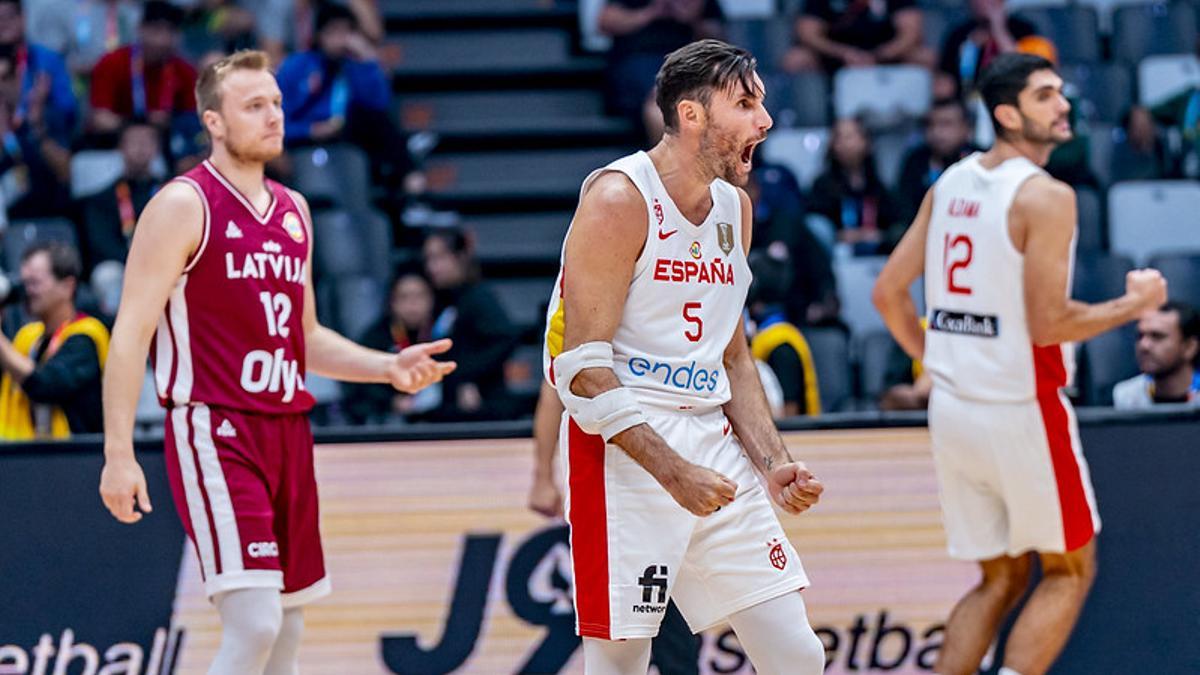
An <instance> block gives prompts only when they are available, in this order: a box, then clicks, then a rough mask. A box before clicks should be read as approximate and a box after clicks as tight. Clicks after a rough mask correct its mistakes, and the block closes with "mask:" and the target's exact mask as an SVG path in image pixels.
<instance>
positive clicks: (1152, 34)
mask: <svg viewBox="0 0 1200 675" xmlns="http://www.w3.org/2000/svg"><path fill="white" fill-rule="evenodd" d="M1195 50H1196V9H1195V7H1193V6H1192V5H1191V3H1189V2H1185V1H1181V0H1177V1H1175V2H1168V3H1161V2H1156V3H1153V4H1141V3H1138V4H1133V5H1121V6H1118V7H1116V8H1115V9H1114V10H1113V32H1112V56H1113V59H1114V60H1115V61H1118V62H1122V63H1128V64H1134V63H1137V62H1138V61H1139V60H1140V59H1141V58H1142V57H1144V56H1147V55H1152V54H1191V53H1194V52H1195Z"/></svg>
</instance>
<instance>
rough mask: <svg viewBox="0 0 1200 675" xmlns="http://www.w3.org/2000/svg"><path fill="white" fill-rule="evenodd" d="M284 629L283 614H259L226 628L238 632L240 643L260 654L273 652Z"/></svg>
mask: <svg viewBox="0 0 1200 675" xmlns="http://www.w3.org/2000/svg"><path fill="white" fill-rule="evenodd" d="M282 629H283V612H259V613H256V614H254V615H250V616H247V617H245V620H244V621H240V622H238V623H236V624H232V625H227V626H226V627H225V630H227V631H228V630H233V631H237V633H238V640H239V641H241V642H243V643H244V644H246V645H248V646H250V647H251V648H252V649H253V650H254V651H257V652H260V653H267V652H270V651H271V649H272V648H273V647H274V646H275V641H276V640H277V639H278V638H279V633H280V631H281V630H282Z"/></svg>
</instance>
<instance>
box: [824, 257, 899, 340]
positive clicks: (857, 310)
mask: <svg viewBox="0 0 1200 675" xmlns="http://www.w3.org/2000/svg"><path fill="white" fill-rule="evenodd" d="M886 262H887V258H886V257H885V256H869V257H859V258H843V259H840V260H834V262H833V276H834V278H835V279H837V294H838V301H839V302H840V303H841V305H842V321H844V322H845V323H846V325H847V326H849V327H850V333H851V335H853V336H855V337H859V336H865V335H867V334H868V333H871V332H874V331H879V330H883V328H884V326H883V319H882V318H881V317H880V316H879V312H878V311H876V310H875V306H874V305H873V304H871V288H872V287H873V286H874V285H875V278H876V277H878V276H879V272H880V270H882V269H883V265H884V263H886Z"/></svg>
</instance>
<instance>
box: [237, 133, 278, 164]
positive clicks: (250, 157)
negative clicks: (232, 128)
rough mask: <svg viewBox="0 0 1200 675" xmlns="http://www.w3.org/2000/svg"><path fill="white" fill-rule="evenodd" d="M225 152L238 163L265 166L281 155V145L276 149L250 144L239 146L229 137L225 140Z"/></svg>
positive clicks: (239, 144)
mask: <svg viewBox="0 0 1200 675" xmlns="http://www.w3.org/2000/svg"><path fill="white" fill-rule="evenodd" d="M225 151H226V152H228V153H229V156H230V157H232V158H233V159H235V160H237V161H238V162H241V163H245V164H266V163H267V162H269V161H271V160H273V159H275V158H276V157H278V156H279V155H281V154H283V144H282V143H280V146H279V147H278V148H275V147H270V146H263V145H260V146H255V145H253V144H251V143H246V144H244V145H243V144H241V143H238V142H237V141H234V140H233V138H231V137H228V136H227V137H226V138H225Z"/></svg>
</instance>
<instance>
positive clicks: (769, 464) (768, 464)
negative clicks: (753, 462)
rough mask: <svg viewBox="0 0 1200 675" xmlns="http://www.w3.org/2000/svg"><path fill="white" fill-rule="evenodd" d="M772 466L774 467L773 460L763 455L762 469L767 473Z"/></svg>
mask: <svg viewBox="0 0 1200 675" xmlns="http://www.w3.org/2000/svg"><path fill="white" fill-rule="evenodd" d="M773 466H775V459H774V458H772V457H771V456H770V455H767V454H764V455H763V467H764V468H765V469H766V470H767V471H770V470H771V467H773Z"/></svg>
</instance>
